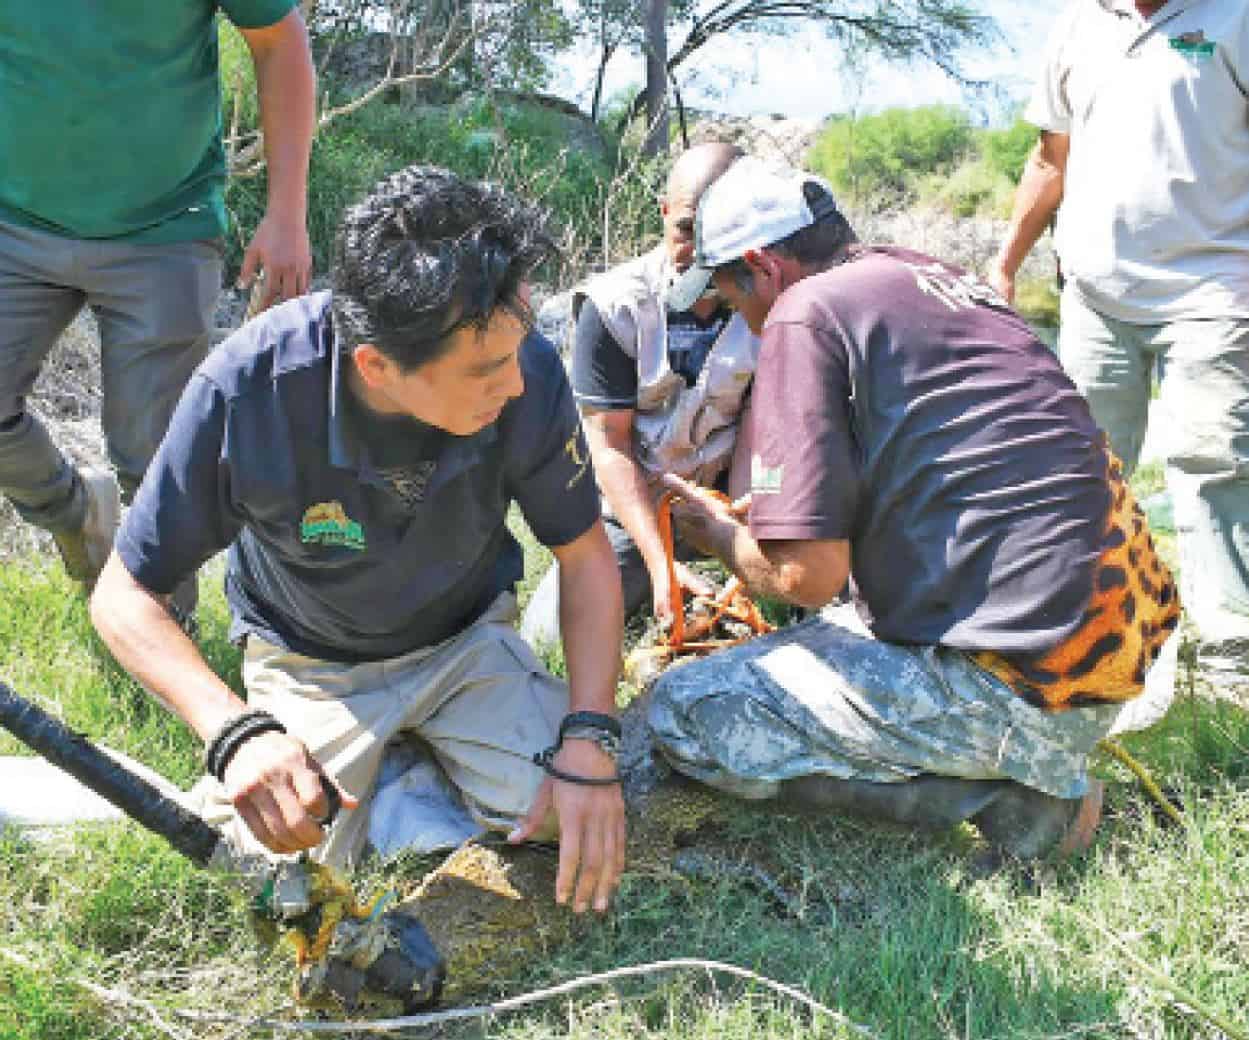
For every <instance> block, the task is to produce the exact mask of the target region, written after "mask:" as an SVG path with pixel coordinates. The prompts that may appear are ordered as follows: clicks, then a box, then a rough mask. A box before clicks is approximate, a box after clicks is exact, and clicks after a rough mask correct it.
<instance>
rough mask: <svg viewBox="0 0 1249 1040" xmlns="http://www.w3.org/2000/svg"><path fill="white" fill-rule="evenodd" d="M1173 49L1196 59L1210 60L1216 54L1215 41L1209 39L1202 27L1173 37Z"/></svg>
mask: <svg viewBox="0 0 1249 1040" xmlns="http://www.w3.org/2000/svg"><path fill="white" fill-rule="evenodd" d="M1171 49H1172V50H1173V51H1178V52H1179V53H1180V54H1182V55H1183V56H1184V57H1186V58H1189V59H1192V60H1195V61H1209V60H1210V58H1211V56H1212V55H1213V54H1214V41H1213V40H1207V39H1206V34H1205V33H1204V32H1203V31H1202V30H1201V29H1195V30H1193V31H1192V32H1186V33H1180V35H1179V36H1172V37H1171Z"/></svg>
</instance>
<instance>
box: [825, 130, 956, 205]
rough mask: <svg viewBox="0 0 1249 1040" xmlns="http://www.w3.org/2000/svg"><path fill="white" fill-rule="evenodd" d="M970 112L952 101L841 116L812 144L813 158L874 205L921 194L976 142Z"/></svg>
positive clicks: (856, 195)
mask: <svg viewBox="0 0 1249 1040" xmlns="http://www.w3.org/2000/svg"><path fill="white" fill-rule="evenodd" d="M973 143H974V134H973V131H972V127H971V124H970V123H969V121H968V119H967V115H966V113H965V112H963V111H962V110H961V109H958V108H954V107H953V106H950V105H925V106H923V107H920V108H889V109H885V111H883V112H880V113H877V114H875V115H869V116H863V117H861V118H859V119H852V118H839V119H835V120H834V121H833V122H832V123H830V124H829V126H828V127H827V128H826V129H825V130H824V132H823V133H821V134H820V136H819V138H817V140H816V142H815V144H814V145H813V146H812V149H811V155H810V156H809V159H808V161H809V164H810V166H811V168H812V169H814V170H816V171H817V172H819V173H822V174H823V175H824V176H825V177H827V178H828V179H829V180H830V181H831V182H832V183H833V185H834V186H835V187H836V188H837V189H838V190H839V191H842V192H844V193H845V194H847V195H848V196H850V197H851V198H852V199H855V200H860V201H862V202H864V203H865V204H868V205H870V206H871V207H872V208H881V207H882V206H883V205H892V204H896V203H906V202H912V201H914V200H915V198H916V196H917V194H918V185H919V182H920V180H921V178H923V177H924V176H926V175H931V174H939V173H948V172H949V171H950V170H952V169H953V168H954V166H955V165H957V163H958V162H959V161H960V160H961V159H962V158H963V157H964V156H965V155H966V154H967V152H968V151H969V150H970V149H971V148H972V147H973Z"/></svg>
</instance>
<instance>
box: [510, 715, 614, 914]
mask: <svg viewBox="0 0 1249 1040" xmlns="http://www.w3.org/2000/svg"><path fill="white" fill-rule="evenodd" d="M553 765H554V766H555V767H556V768H557V769H559V770H560V771H561V772H564V773H569V774H571V775H573V776H585V777H602V778H606V777H614V776H616V775H617V771H616V763H615V762H614V761H613V760H612V758H611V756H610V755H608V754H607V753H606V752H604V751H603V750H602V749H601V748H600V747H599V746H598V745H597V744H595V743H594V742H593V741H590V740H578V739H568V740H566V741H565V742H564V744H563V746H562V747H561V748H560V750H559V753H558V754H557V755H556V756H555V759H554V762H553ZM552 808H554V810H555V814H556V817H557V819H558V821H559V873H558V875H557V876H556V878H555V901H556V902H557V903H559V904H560V905H564V904H567V903H568V901H569V899H570V898H571V899H572V908H573V910H575V911H576V912H577V913H579V914H580V913H584V912H585V911H586V910H587V909H589V907H590V906H591V905H593V907H594V909H595V910H597V911H598V912H599V913H604V912H605V911H606V910H607V908H608V906H609V905H610V904H611V897H612V894H613V893H614V892H615V891H616V888H617V886H618V885H619V884H620V875H621V874H622V873H623V871H624V862H625V817H624V797H623V795H622V794H621V790H620V785H619V784H610V785H606V786H592V785H588V784H576V783H570V782H568V781H564V780H556V779H555V778H553V777H547V778H546V779H545V780H543V782H542V786H541V787H540V788H538V795H537V797H536V798H535V799H534V802H533V805H532V806H531V807H530V809H529V812H528V813H527V814H526V816H525V818H524V819H523V820H522V821H521V822H520V824H519V825H518V826H517V828H516V829H515V830H514V831H512V833H511V834H509V835H508V836H507V840H508V841H509V842H511V843H512V844H519V843H520V842H523V841H527V840H528V839H529V838H531V837H532V836H534V835H535V834H537V833H539V832H540V831H541V829H542V826H543V823H544V822H545V821H546V819H547V816H548V815H549V814H550V812H551V809H552Z"/></svg>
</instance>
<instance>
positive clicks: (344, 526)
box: [299, 501, 364, 552]
mask: <svg viewBox="0 0 1249 1040" xmlns="http://www.w3.org/2000/svg"><path fill="white" fill-rule="evenodd" d="M299 540H300V541H301V542H303V543H304V544H305V545H341V546H343V548H345V549H355V550H356V551H357V552H363V551H364V528H363V527H361V526H360V525H359V524H358V523H356V522H355V521H354V520H352V519H351V518H350V517H349V516H348V515H347V512H346V510H344V509H343V504H342V503H341V502H338V501H334V502H318V503H317V504H316V505H314V506H309V507H308V508H307V509H306V510H304V518H303V520H302V521H300V524H299Z"/></svg>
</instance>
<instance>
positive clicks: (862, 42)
mask: <svg viewBox="0 0 1249 1040" xmlns="http://www.w3.org/2000/svg"><path fill="white" fill-rule="evenodd" d="M981 3H982V0H672V3H671V4H670V6H669V19H668V26H667V29H668V36H669V37H671V36H672V35H673V34H674V33H677V34H680V39H681V42H680V43H679V44H678V45H677V46H676V47H669V48H667V49H668V58H667V63H666V64H667V69H668V74H669V77H671V76H672V75H673V73H675V71H676V70H677V69H678V68H679V67H680V66H681V65H682V64H684V63H685V62H686V61H688V60H689V59H690V58H691V57H692V56H693V55H694V54H696V53H697V52H698V51H699V50H701V49H702V48H703V47H705V46H706V45H707V44H708V43H710V42H711V41H712V40H714V39H716V38H717V37H720V36H724V35H726V34H728V33H735V32H753V33H769V34H777V33H784V32H786V31H788V30H790V29H793V28H796V27H797V26H799V25H800V24H802V23H806V24H814V25H819V26H822V27H823V29H824V31H825V32H826V34H827V35H828V36H829V38H830V39H833V40H835V41H836V42H837V43H838V44H840V46H841V48H842V50H843V51H844V52H845V53H847V54H851V55H856V56H858V57H862V56H863V55H864V54H866V53H872V54H876V55H879V56H880V57H882V58H884V59H885V60H886V61H889V62H898V63H906V62H915V61H922V62H930V63H932V64H934V65H936V66H937V67H938V68H940V69H941V70H942V71H944V72H945V73H946V74H947V75H949V76H950V77H951V78H952V79H954V80H955V81H956V82H958V83H961V84H965V85H967V86H982V85H984V84H982V83H980V82H979V81H976V80H973V79H972V78H971V77H970V76H968V75H967V74H966V72H965V71H964V68H963V64H962V55H963V52H964V51H966V50H968V49H970V48H973V47H982V46H988V45H990V44H993V43H996V42H998V41H1000V40H1001V39H1002V34H1001V31H1000V30H999V29H998V26H997V23H996V22H995V21H994V19H993V18H992V17H990V16H989V15H987V14H984V13H983V12H982V11H981V10H980V7H981ZM665 86H666V85H660V84H658V83H657V82H656V83H652V82H651V81H650V79H649V78H648V80H647V87H646V88H645V89H644V90H642V91H641V92H639V94H638V95H637V97H635V98H634V101H633V104H632V105H630V107H629V109H628V112H627V115H626V119H632V118H634V117H636V116H637V115H639V114H640V113H641V112H642V111H643V109H645V110H646V111H647V112H650V111H653V110H655V108H656V102H655V100H654V98H653V97H651V96H650V95H651V93H652V91H654V90H659V89H665Z"/></svg>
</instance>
